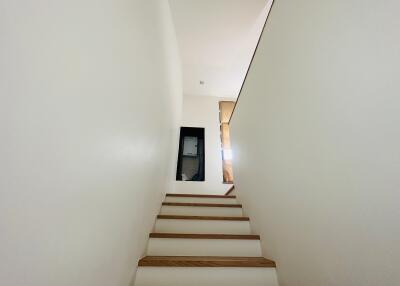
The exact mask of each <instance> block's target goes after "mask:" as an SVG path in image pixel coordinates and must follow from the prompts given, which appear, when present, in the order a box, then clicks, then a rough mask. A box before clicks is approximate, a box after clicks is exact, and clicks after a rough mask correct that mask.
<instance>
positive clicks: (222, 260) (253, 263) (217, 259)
mask: <svg viewBox="0 0 400 286" xmlns="http://www.w3.org/2000/svg"><path fill="white" fill-rule="evenodd" d="M139 266H158V267H162V266H169V267H275V262H274V261H272V260H268V259H266V258H264V257H230V256H146V257H143V258H142V259H140V260H139Z"/></svg>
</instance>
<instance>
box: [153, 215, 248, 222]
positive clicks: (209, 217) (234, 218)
mask: <svg viewBox="0 0 400 286" xmlns="http://www.w3.org/2000/svg"><path fill="white" fill-rule="evenodd" d="M157 218H158V219H187V220H231V221H249V220H250V219H249V217H244V216H188V215H158V216H157Z"/></svg>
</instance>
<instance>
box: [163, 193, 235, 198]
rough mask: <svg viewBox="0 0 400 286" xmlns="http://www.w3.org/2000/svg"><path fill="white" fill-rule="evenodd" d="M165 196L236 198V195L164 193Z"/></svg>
mask: <svg viewBox="0 0 400 286" xmlns="http://www.w3.org/2000/svg"><path fill="white" fill-rule="evenodd" d="M166 196H167V197H180V198H217V199H236V196H226V195H197V194H166Z"/></svg>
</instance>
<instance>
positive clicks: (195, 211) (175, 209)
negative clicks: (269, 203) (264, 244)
mask: <svg viewBox="0 0 400 286" xmlns="http://www.w3.org/2000/svg"><path fill="white" fill-rule="evenodd" d="M160 214H163V215H188V216H242V215H243V213H242V208H226V207H192V206H162V208H161V212H160Z"/></svg>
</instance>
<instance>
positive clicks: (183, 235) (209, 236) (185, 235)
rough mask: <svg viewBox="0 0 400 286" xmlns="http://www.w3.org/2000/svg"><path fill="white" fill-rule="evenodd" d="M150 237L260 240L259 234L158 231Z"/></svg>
mask: <svg viewBox="0 0 400 286" xmlns="http://www.w3.org/2000/svg"><path fill="white" fill-rule="evenodd" d="M149 237H150V238H187V239H249V240H260V236H259V235H257V234H217V233H213V234H210V233H157V232H153V233H150V235H149Z"/></svg>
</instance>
